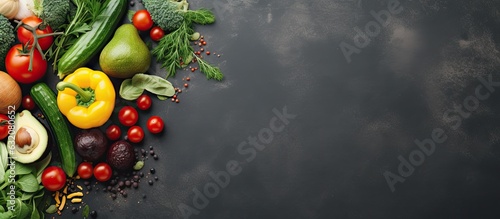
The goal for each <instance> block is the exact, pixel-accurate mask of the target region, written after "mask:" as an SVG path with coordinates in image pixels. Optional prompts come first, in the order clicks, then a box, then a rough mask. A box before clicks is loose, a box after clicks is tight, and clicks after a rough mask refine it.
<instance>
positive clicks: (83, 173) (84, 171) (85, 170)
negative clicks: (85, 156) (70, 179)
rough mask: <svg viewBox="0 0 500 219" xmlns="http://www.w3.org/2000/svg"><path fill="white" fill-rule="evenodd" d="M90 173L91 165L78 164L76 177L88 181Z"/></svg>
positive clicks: (85, 163)
mask: <svg viewBox="0 0 500 219" xmlns="http://www.w3.org/2000/svg"><path fill="white" fill-rule="evenodd" d="M92 171H93V168H92V164H91V163H89V162H82V163H80V165H78V169H77V172H78V176H80V178H82V179H90V178H91V177H92V175H93V173H92Z"/></svg>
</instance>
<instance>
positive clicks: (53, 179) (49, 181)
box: [42, 166, 66, 192]
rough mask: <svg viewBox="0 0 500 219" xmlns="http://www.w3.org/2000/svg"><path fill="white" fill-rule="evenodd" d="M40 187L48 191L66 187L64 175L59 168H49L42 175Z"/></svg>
mask: <svg viewBox="0 0 500 219" xmlns="http://www.w3.org/2000/svg"><path fill="white" fill-rule="evenodd" d="M42 185H43V186H44V187H45V189H47V190H49V191H52V192H54V191H57V190H60V189H62V188H63V187H64V186H65V185H66V174H65V173H64V170H63V169H62V168H61V167H58V166H50V167H47V168H45V170H44V171H43V173H42Z"/></svg>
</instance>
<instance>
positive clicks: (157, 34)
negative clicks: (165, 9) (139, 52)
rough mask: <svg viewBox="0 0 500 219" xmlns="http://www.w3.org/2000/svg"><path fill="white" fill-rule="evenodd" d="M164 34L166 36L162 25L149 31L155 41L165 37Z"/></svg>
mask: <svg viewBox="0 0 500 219" xmlns="http://www.w3.org/2000/svg"><path fill="white" fill-rule="evenodd" d="M163 36H165V31H163V29H161V27H158V26H156V27H153V28H152V29H151V31H149V37H151V39H152V40H153V41H156V42H158V41H160V40H161V38H163Z"/></svg>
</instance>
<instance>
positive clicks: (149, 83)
mask: <svg viewBox="0 0 500 219" xmlns="http://www.w3.org/2000/svg"><path fill="white" fill-rule="evenodd" d="M132 85H133V86H134V87H138V88H142V89H145V90H147V91H149V92H151V93H154V94H156V95H161V96H167V97H171V96H173V95H174V94H175V89H174V87H173V86H172V83H170V82H169V81H167V79H165V78H162V77H159V76H156V75H147V74H135V75H134V77H132Z"/></svg>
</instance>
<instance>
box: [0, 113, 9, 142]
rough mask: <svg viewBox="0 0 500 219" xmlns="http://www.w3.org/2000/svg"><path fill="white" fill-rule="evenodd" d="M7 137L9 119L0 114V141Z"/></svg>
mask: <svg viewBox="0 0 500 219" xmlns="http://www.w3.org/2000/svg"><path fill="white" fill-rule="evenodd" d="M8 135H9V117H8V116H7V115H5V114H0V140H3V139H5V138H6V137H7V136H8Z"/></svg>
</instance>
